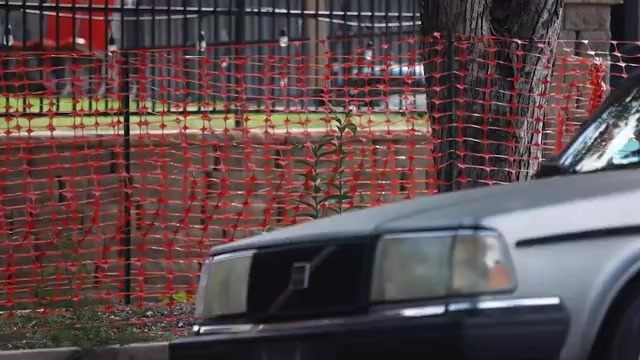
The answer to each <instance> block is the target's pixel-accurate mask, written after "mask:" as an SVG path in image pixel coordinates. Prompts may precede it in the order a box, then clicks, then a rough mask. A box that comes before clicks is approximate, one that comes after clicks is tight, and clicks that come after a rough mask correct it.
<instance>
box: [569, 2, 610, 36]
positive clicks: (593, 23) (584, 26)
mask: <svg viewBox="0 0 640 360" xmlns="http://www.w3.org/2000/svg"><path fill="white" fill-rule="evenodd" d="M610 22H611V8H610V7H609V6H606V5H593V4H584V5H582V4H580V5H578V4H576V5H567V7H566V9H565V15H564V24H563V27H562V28H563V29H564V30H600V29H608V28H609V23H610Z"/></svg>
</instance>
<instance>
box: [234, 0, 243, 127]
mask: <svg viewBox="0 0 640 360" xmlns="http://www.w3.org/2000/svg"><path fill="white" fill-rule="evenodd" d="M236 4H237V6H238V12H237V13H236V34H235V35H236V46H235V47H234V49H235V51H234V55H235V60H236V63H235V68H234V70H235V73H236V85H237V84H238V82H239V81H240V79H239V76H240V74H241V72H242V73H244V69H240V65H239V64H238V61H239V60H240V58H241V57H242V56H243V55H244V47H243V46H242V45H244V42H245V34H244V30H245V29H244V27H245V12H246V6H245V0H236ZM235 96H236V117H235V127H236V128H241V127H243V126H244V120H243V119H242V110H241V109H240V107H239V106H238V105H239V101H238V100H239V97H240V93H239V92H238V87H237V86H236V94H235Z"/></svg>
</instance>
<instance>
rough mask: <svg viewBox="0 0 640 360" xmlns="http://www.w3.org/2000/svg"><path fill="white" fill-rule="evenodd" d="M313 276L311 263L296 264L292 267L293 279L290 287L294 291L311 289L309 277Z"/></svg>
mask: <svg viewBox="0 0 640 360" xmlns="http://www.w3.org/2000/svg"><path fill="white" fill-rule="evenodd" d="M310 274H311V264H310V263H306V262H304V263H302V262H298V263H294V264H293V266H292V267H291V279H290V282H289V287H290V288H291V289H292V290H303V289H306V288H308V287H309V275H310Z"/></svg>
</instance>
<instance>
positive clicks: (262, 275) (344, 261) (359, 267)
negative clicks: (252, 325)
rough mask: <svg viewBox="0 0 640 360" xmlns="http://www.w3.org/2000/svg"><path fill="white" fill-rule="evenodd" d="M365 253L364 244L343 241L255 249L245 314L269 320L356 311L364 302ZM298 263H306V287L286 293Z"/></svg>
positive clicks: (290, 289) (288, 290) (289, 290)
mask: <svg viewBox="0 0 640 360" xmlns="http://www.w3.org/2000/svg"><path fill="white" fill-rule="evenodd" d="M366 250H367V248H366V244H363V243H347V244H330V245H310V246H304V247H293V248H283V249H269V250H263V251H258V252H257V253H256V254H255V255H254V258H253V265H252V269H251V279H250V282H249V296H248V304H247V305H248V315H249V316H250V317H253V318H258V319H260V320H262V321H269V320H277V319H281V318H291V317H296V318H298V317H303V318H304V317H314V316H328V315H337V314H344V313H350V312H354V311H357V310H358V309H359V308H360V307H362V306H363V300H364V299H363V289H364V287H365V286H366V284H365V282H364V281H363V279H364V276H363V275H364V274H365V271H366V270H365V269H366V261H367V260H366V255H367V251H366ZM314 261H315V262H314ZM300 263H310V264H311V266H310V274H309V280H308V286H307V288H305V289H292V288H290V284H291V275H292V269H293V268H294V264H300Z"/></svg>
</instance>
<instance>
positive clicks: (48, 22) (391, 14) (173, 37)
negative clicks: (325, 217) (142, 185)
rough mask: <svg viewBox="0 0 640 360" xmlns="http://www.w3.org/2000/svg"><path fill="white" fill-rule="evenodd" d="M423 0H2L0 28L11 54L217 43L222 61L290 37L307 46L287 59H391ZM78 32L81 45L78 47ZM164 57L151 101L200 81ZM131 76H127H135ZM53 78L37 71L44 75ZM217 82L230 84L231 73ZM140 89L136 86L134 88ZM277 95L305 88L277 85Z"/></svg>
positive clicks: (61, 89) (252, 87)
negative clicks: (182, 76)
mask: <svg viewBox="0 0 640 360" xmlns="http://www.w3.org/2000/svg"><path fill="white" fill-rule="evenodd" d="M418 3H419V2H418V1H416V0H48V1H47V0H41V1H27V0H22V1H20V0H17V1H16V0H14V1H10V0H0V28H2V29H4V36H3V38H2V44H0V45H2V48H3V49H4V51H7V50H8V49H13V50H17V51H20V50H22V51H26V50H28V49H29V50H33V49H36V50H43V49H44V50H47V49H50V50H52V51H56V50H66V49H68V48H69V47H81V48H83V49H86V50H87V51H88V52H106V51H107V50H108V49H109V48H117V49H119V50H137V49H165V48H173V49H176V48H181V49H183V55H188V54H190V53H194V54H195V53H196V52H197V49H198V47H199V46H200V45H202V44H206V45H207V47H208V48H209V49H211V50H210V51H209V52H208V55H207V56H210V57H212V58H213V59H220V58H225V57H228V56H237V55H242V56H247V57H251V56H265V55H267V54H269V52H273V51H275V50H274V47H273V46H272V44H273V43H274V42H278V41H279V39H280V37H281V36H282V35H286V36H287V38H288V40H289V41H291V42H304V44H303V45H302V47H298V48H295V49H294V48H278V49H277V51H278V52H280V53H279V54H280V55H282V54H283V53H282V52H284V54H287V53H288V54H289V55H292V56H293V55H294V53H295V52H296V51H298V52H300V51H302V52H303V53H306V54H305V55H310V54H311V56H313V55H312V54H316V56H322V53H323V52H324V50H323V49H320V48H319V46H320V45H319V44H320V43H322V42H323V41H327V43H326V44H327V45H326V46H328V47H329V48H330V51H331V53H332V54H334V56H335V58H334V59H328V60H329V61H335V62H340V61H344V59H345V58H346V57H347V56H349V55H350V54H353V53H354V52H355V51H357V49H361V48H363V47H366V46H372V47H373V48H375V49H376V51H385V52H388V53H389V54H393V55H401V54H403V53H407V52H408V51H409V46H408V45H407V44H406V43H405V44H400V43H397V42H395V40H398V39H399V38H400V37H402V36H407V35H414V34H417V33H418V32H419V31H420V29H419V18H420V17H419V13H418V8H419V6H418ZM75 38H78V39H83V40H84V42H82V43H81V44H78V43H76V41H75V40H74V39H75ZM383 42H384V43H387V44H391V45H390V46H388V47H386V48H385V49H384V50H380V49H381V48H379V47H377V45H379V44H381V43H383ZM269 44H271V46H270V45H269ZM228 45H246V46H239V47H235V46H228ZM174 53H175V52H174ZM131 60H132V61H136V59H135V58H134V59H131ZM153 61H159V60H158V59H154V60H153ZM164 61H166V64H157V63H156V64H151V66H148V69H147V70H145V71H148V72H151V73H150V74H147V75H148V76H147V78H148V79H149V80H148V81H151V82H152V83H150V84H149V85H148V88H149V89H151V97H152V98H157V96H159V95H158V94H156V93H155V92H157V91H158V89H160V88H163V89H166V90H167V91H166V93H167V96H169V97H173V98H170V100H181V99H178V98H177V97H179V96H180V95H179V94H184V93H185V91H183V90H184V87H187V88H188V87H190V86H193V84H195V83H196V81H189V82H186V83H185V82H182V81H176V80H175V79H174V78H175V77H174V76H171V74H159V73H157V72H158V71H169V72H170V71H177V70H178V69H172V67H171V66H170V64H171V62H172V59H171V58H167V59H165V60H164ZM3 66H10V65H7V64H4V65H3ZM184 66H185V67H186V69H179V70H182V71H184V70H187V73H189V74H191V75H190V76H195V74H196V73H197V71H195V70H197V68H196V66H198V65H197V64H196V63H195V62H192V63H185V64H184ZM259 66H260V64H251V63H250V64H247V65H246V68H245V69H243V73H247V74H257V73H258V72H259V71H258V67H259ZM137 69H139V67H138V68H137ZM65 71H67V73H65ZM69 71H70V70H69V67H65V66H61V69H59V70H57V71H56V73H54V74H52V75H53V76H54V77H56V78H58V79H65V78H70V77H71V74H69ZM82 71H85V72H87V71H98V70H96V69H93V68H88V70H82ZM138 71H139V70H138ZM133 72H134V73H132V74H130V75H132V76H135V75H137V74H135V71H133ZM48 75H49V74H44V73H40V74H33V76H35V77H36V78H39V79H43V78H44V77H45V76H48ZM77 76H91V74H88V73H82V74H77ZM292 76H293V75H292ZM160 78H165V79H168V80H166V81H167V82H168V84H164V85H163V86H160V84H159V81H161V80H159V79H160ZM172 79H173V80H172ZM212 81H228V82H233V81H234V79H233V78H231V77H229V78H228V79H223V80H220V79H214V80H212ZM244 81H245V83H246V84H247V89H248V90H247V91H248V93H247V94H246V95H247V96H249V97H251V96H253V95H255V96H260V94H259V92H261V91H264V90H263V89H262V88H261V86H260V83H261V82H263V81H264V79H261V78H260V76H253V77H247V78H246V79H244ZM289 81H290V82H291V83H293V81H295V80H294V79H289ZM134 85H135V84H134ZM135 88H136V87H135V86H132V91H133V92H135ZM84 90H85V91H86V93H87V94H90V95H95V93H97V92H99V91H100V90H101V88H100V86H90V87H87V88H86V89H84ZM187 90H189V89H187ZM190 90H194V89H190ZM55 91H56V93H57V94H58V95H59V96H69V95H70V92H71V91H72V89H71V86H69V84H68V83H67V84H64V81H62V82H61V83H59V84H56V88H55ZM272 91H274V92H278V91H286V92H296V91H299V90H296V89H294V88H290V89H286V90H282V89H277V88H276V89H272ZM187 92H188V91H187ZM195 93H197V92H193V93H192V94H191V95H189V96H194V94H195ZM275 95H276V96H277V95H291V96H295V95H296V94H294V93H291V94H275ZM297 95H300V94H297ZM133 96H135V94H133Z"/></svg>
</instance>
